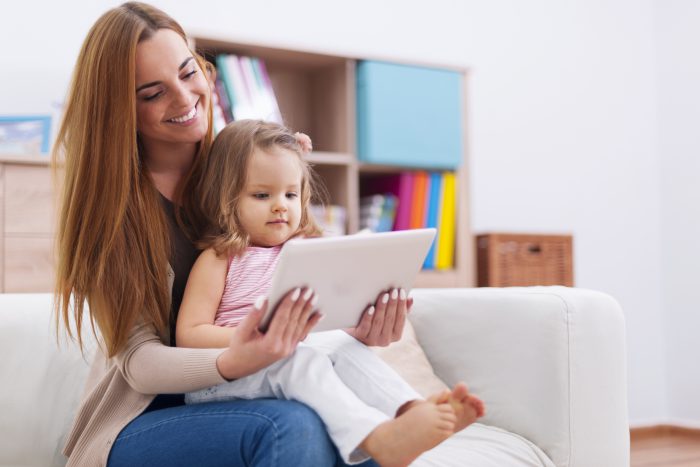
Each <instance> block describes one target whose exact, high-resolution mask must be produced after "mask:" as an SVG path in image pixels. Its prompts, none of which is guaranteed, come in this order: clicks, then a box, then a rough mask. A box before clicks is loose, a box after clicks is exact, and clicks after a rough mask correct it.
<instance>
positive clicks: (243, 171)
mask: <svg viewBox="0 0 700 467" xmlns="http://www.w3.org/2000/svg"><path fill="white" fill-rule="evenodd" d="M274 146H278V147H281V148H284V149H288V150H290V151H292V152H294V153H295V154H296V155H297V156H298V160H299V165H300V167H301V172H302V180H301V195H300V199H301V219H300V223H299V229H298V230H297V232H296V233H295V234H294V235H295V236H304V237H318V236H320V235H321V233H322V232H321V228H320V227H319V226H318V224H317V223H316V221H315V219H314V217H313V215H312V214H311V210H310V207H309V205H310V204H311V200H312V199H314V202H319V201H322V200H323V198H325V196H324V195H325V193H324V192H323V191H321V190H322V188H321V185H320V184H319V183H317V181H316V180H317V177H316V175H315V173H314V172H313V170H312V169H311V167H310V166H309V164H308V163H307V162H306V161H305V160H304V158H303V153H304V151H303V149H302V147H301V145H300V144H299V141H298V140H297V138H296V137H295V136H294V134H293V133H292V132H291V131H290V130H289V129H288V128H286V127H284V126H282V125H278V124H276V123H271V122H265V121H262V120H238V121H235V122H232V123H230V124H228V125H227V126H226V127H225V128H224V129H223V130H221V132H220V133H219V134H218V135H217V137H216V139H215V140H214V144H213V145H212V148H211V151H210V153H209V157H208V160H207V162H206V164H205V167H204V174H203V176H202V178H201V179H200V180H201V182H200V185H199V188H198V191H199V199H200V202H201V209H202V211H203V213H204V215H205V216H206V220H207V222H208V228H207V230H206V231H205V233H204V235H203V236H202V238H201V239H200V241H199V242H198V246H199V247H200V248H203V249H204V248H213V249H214V251H215V252H216V254H217V255H236V254H238V253H240V252H241V251H242V250H243V249H244V248H246V247H248V246H249V245H250V238H249V235H248V233H247V232H245V231H244V230H243V228H242V226H241V223H240V221H239V218H238V205H239V201H240V199H241V194H242V192H243V189H244V188H245V184H246V179H247V176H248V165H249V163H250V159H251V157H252V155H253V153H254V151H255V149H256V148H257V149H260V150H262V151H265V150H267V149H269V148H271V147H274Z"/></svg>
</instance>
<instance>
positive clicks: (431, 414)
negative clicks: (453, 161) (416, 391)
mask: <svg viewBox="0 0 700 467" xmlns="http://www.w3.org/2000/svg"><path fill="white" fill-rule="evenodd" d="M455 423H456V417H455V413H454V409H453V408H452V405H450V404H447V403H442V404H436V403H434V402H430V401H416V402H413V403H411V404H410V405H407V407H406V408H405V410H403V411H402V413H401V414H400V415H399V416H398V417H396V418H395V419H393V420H389V421H387V422H384V423H382V424H381V425H379V426H378V427H377V428H375V429H374V431H372V432H371V433H370V434H369V435H368V436H367V438H365V440H364V441H363V442H362V443H361V444H360V447H361V448H362V449H363V450H364V451H365V452H366V453H367V454H369V455H370V456H372V458H374V460H375V461H376V462H377V463H378V464H379V465H381V466H382V467H404V466H407V465H408V464H410V463H411V462H413V461H414V460H415V459H416V458H417V457H418V456H420V455H421V454H422V453H424V452H425V451H427V450H429V449H432V448H434V447H435V446H437V445H438V444H440V443H441V442H443V441H445V440H446V439H447V438H449V437H450V436H451V435H452V434H453V433H454V429H455Z"/></svg>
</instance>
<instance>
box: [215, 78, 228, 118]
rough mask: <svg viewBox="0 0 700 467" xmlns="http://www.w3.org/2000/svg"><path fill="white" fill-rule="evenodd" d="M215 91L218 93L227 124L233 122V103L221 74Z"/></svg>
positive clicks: (217, 79)
mask: <svg viewBox="0 0 700 467" xmlns="http://www.w3.org/2000/svg"><path fill="white" fill-rule="evenodd" d="M214 90H215V91H216V97H217V98H218V99H219V105H220V106H221V110H222V112H223V114H224V119H225V120H226V123H230V122H232V121H233V112H232V111H231V102H230V101H229V100H228V91H226V85H225V84H224V81H223V80H222V77H221V75H220V74H219V76H218V77H217V78H216V82H215V84H214Z"/></svg>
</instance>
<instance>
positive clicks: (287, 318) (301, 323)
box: [216, 288, 322, 380]
mask: <svg viewBox="0 0 700 467" xmlns="http://www.w3.org/2000/svg"><path fill="white" fill-rule="evenodd" d="M315 304H316V297H315V296H314V292H313V290H311V289H306V288H305V289H298V288H297V289H294V290H292V291H290V292H289V293H287V295H286V296H285V297H284V299H282V302H280V304H279V306H278V307H277V310H275V314H274V316H273V317H272V320H271V321H270V326H269V327H268V329H267V332H265V333H264V334H263V333H262V332H260V330H259V329H258V328H259V326H260V321H261V320H262V317H263V316H264V315H265V310H266V309H267V305H268V304H267V300H266V299H264V297H260V298H259V299H258V301H257V302H256V303H255V309H254V310H253V311H252V312H250V313H249V314H248V316H246V317H245V319H244V320H243V321H241V323H240V324H239V325H238V326H237V327H236V329H235V333H234V334H233V337H232V338H231V342H230V344H229V347H228V349H226V350H225V351H224V352H223V353H222V354H221V355H220V356H219V358H218V359H217V362H216V363H217V367H218V369H219V373H221V376H223V377H224V378H226V379H228V380H232V379H236V378H241V377H243V376H248V375H251V374H253V373H255V372H256V371H258V370H261V369H263V368H265V367H267V366H269V365H271V364H273V363H274V362H276V361H277V360H280V359H282V358H285V357H287V356H289V355H290V354H291V353H292V352H294V349H296V347H297V344H299V342H300V341H302V340H304V339H305V338H306V336H307V334H308V333H309V331H310V330H311V328H313V327H314V326H315V325H316V323H318V321H319V320H320V319H321V317H322V315H321V314H319V313H317V312H314V309H313V308H314V305H315Z"/></svg>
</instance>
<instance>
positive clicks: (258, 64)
mask: <svg viewBox="0 0 700 467" xmlns="http://www.w3.org/2000/svg"><path fill="white" fill-rule="evenodd" d="M252 61H253V70H254V71H255V76H256V78H257V80H258V86H259V87H260V90H261V94H262V105H263V107H264V109H265V119H267V120H270V121H272V122H276V123H279V124H282V123H284V122H283V121H282V113H281V112H280V108H279V105H278V104H277V97H276V96H275V90H274V89H273V88H272V81H270V75H268V73H267V67H266V66H265V62H264V61H262V60H260V59H258V58H253V59H252Z"/></svg>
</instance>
